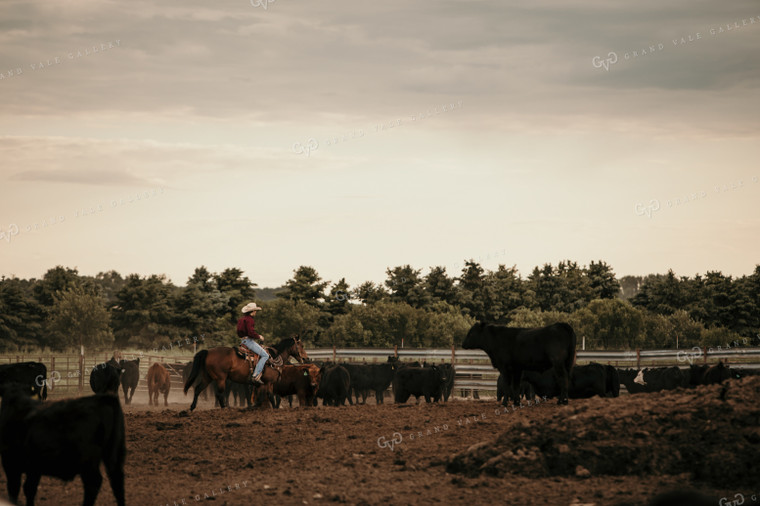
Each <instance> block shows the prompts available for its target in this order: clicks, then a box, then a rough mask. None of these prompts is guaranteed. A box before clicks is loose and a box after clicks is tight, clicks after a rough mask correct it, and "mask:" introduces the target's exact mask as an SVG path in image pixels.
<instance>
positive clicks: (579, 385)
mask: <svg viewBox="0 0 760 506" xmlns="http://www.w3.org/2000/svg"><path fill="white" fill-rule="evenodd" d="M607 371H608V370H607V366H604V365H601V364H596V363H591V364H588V365H576V366H574V367H573V370H572V372H571V373H570V386H569V388H568V396H569V397H570V398H571V399H588V398H589V397H593V396H595V395H598V396H599V397H607V396H609V397H617V396H618V395H619V392H620V384H618V385H617V391H616V390H615V388H614V387H613V386H612V385H610V381H609V380H608V378H607ZM614 377H617V375H615V376H614ZM523 381H524V382H527V383H529V384H530V385H531V386H532V387H533V391H534V392H535V394H536V395H538V396H540V397H557V395H558V394H559V387H558V386H557V382H556V381H555V379H554V374H553V372H552V370H551V369H550V370H548V371H544V372H537V371H524V372H523ZM613 381H614V379H613ZM617 381H619V379H618V380H617ZM528 398H530V399H532V396H529V397H528Z"/></svg>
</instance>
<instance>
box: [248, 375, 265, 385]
mask: <svg viewBox="0 0 760 506" xmlns="http://www.w3.org/2000/svg"><path fill="white" fill-rule="evenodd" d="M251 380H253V382H254V383H257V384H259V385H263V384H264V382H263V381H261V373H259V374H257V375H256V376H251Z"/></svg>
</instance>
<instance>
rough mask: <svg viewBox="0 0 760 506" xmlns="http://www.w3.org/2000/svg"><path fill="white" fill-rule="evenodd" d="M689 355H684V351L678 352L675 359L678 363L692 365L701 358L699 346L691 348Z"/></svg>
mask: <svg viewBox="0 0 760 506" xmlns="http://www.w3.org/2000/svg"><path fill="white" fill-rule="evenodd" d="M691 349H692V350H694V351H692V352H691V353H686V352H685V351H679V352H678V354H677V358H678V361H679V362H686V361H688V362H689V365H691V364H693V363H694V361H696V360H697V359H698V358H700V357H701V356H702V348H700V347H699V346H694V347H692V348H691Z"/></svg>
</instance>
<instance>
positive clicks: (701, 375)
mask: <svg viewBox="0 0 760 506" xmlns="http://www.w3.org/2000/svg"><path fill="white" fill-rule="evenodd" d="M688 375H689V385H690V386H697V385H717V384H719V383H723V382H724V381H725V380H727V379H738V378H741V377H742V373H741V372H739V371H738V370H732V369H731V368H730V367H729V366H727V365H726V364H724V363H723V361H722V360H721V361H719V362H718V363H717V364H715V365H706V364H704V365H691V366H690V367H689V371H688Z"/></svg>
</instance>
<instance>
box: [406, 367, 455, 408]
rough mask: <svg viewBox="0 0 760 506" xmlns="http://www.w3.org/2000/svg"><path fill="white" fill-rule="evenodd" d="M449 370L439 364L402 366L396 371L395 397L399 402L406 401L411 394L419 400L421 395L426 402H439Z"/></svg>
mask: <svg viewBox="0 0 760 506" xmlns="http://www.w3.org/2000/svg"><path fill="white" fill-rule="evenodd" d="M446 374H447V371H446V370H445V369H441V368H439V367H438V366H435V365H433V366H430V367H402V368H401V369H399V370H398V371H396V375H395V376H394V378H393V397H394V400H395V401H396V403H397V404H403V403H405V402H406V401H407V400H408V399H409V396H410V395H413V396H415V397H416V398H417V400H418V401H419V398H420V396H424V397H425V402H430V400H431V399H432V400H434V401H435V402H438V401H439V400H440V399H441V395H442V394H443V387H444V385H445V384H446V381H447V376H446Z"/></svg>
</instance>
